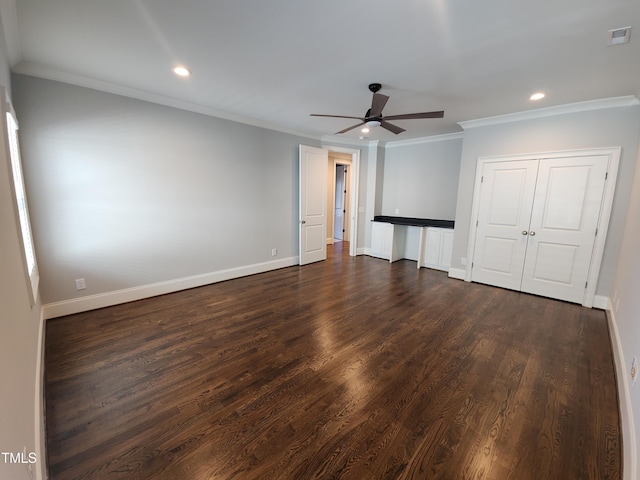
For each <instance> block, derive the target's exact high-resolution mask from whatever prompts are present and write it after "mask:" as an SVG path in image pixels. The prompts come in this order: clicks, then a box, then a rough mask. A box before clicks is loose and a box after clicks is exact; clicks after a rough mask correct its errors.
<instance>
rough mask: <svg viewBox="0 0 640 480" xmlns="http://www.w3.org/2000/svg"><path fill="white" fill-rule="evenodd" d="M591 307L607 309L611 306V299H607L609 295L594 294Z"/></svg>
mask: <svg viewBox="0 0 640 480" xmlns="http://www.w3.org/2000/svg"><path fill="white" fill-rule="evenodd" d="M593 308H597V309H600V310H607V309H609V308H611V301H610V300H609V297H607V296H605V295H596V296H595V297H593Z"/></svg>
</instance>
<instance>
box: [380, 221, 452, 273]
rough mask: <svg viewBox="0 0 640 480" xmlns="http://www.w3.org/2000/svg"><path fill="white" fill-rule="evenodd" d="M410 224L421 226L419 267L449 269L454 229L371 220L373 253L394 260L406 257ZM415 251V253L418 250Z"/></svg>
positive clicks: (411, 226) (409, 237)
mask: <svg viewBox="0 0 640 480" xmlns="http://www.w3.org/2000/svg"><path fill="white" fill-rule="evenodd" d="M408 228H419V229H420V237H419V242H420V244H419V246H418V262H417V268H420V267H428V268H435V269H438V270H443V271H445V272H446V271H449V267H450V266H451V252H452V249H453V230H452V229H450V228H439V227H420V226H413V225H394V224H392V223H384V222H371V250H370V252H369V254H370V255H371V256H372V257H377V258H383V259H385V260H389V261H390V262H395V261H396V260H400V259H402V258H407V257H406V253H405V244H406V242H407V239H411V236H407V229H408ZM413 255H415V250H414V253H413Z"/></svg>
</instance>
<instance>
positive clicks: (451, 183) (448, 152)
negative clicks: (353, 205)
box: [382, 139, 462, 220]
mask: <svg viewBox="0 0 640 480" xmlns="http://www.w3.org/2000/svg"><path fill="white" fill-rule="evenodd" d="M461 151H462V139H454V140H443V141H432V142H428V143H420V144H414V145H407V146H397V147H396V146H393V144H391V145H390V146H388V147H387V149H386V152H385V161H384V180H383V185H382V215H400V216H402V217H418V218H436V219H444V220H453V219H454V218H455V213H456V197H457V192H458V177H459V175H460V154H461ZM396 209H398V210H399V213H397V214H396V213H395V212H396Z"/></svg>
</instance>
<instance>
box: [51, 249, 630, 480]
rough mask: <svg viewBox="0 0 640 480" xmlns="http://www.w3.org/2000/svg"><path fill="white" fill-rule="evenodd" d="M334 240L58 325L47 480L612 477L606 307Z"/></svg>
mask: <svg viewBox="0 0 640 480" xmlns="http://www.w3.org/2000/svg"><path fill="white" fill-rule="evenodd" d="M341 247H342V246H341V245H340V244H338V245H337V246H336V248H335V249H334V251H333V254H332V255H330V258H329V259H328V260H327V261H325V262H320V263H317V264H312V265H308V266H305V267H290V268H286V269H282V270H278V271H274V272H269V273H265V274H261V275H255V276H251V277H247V278H242V279H238V280H232V281H228V282H223V283H218V284H214V285H210V286H206V287H201V288H196V289H192V290H188V291H184V292H179V293H175V294H170V295H165V296H162V297H157V298H153V299H148V300H142V301H138V302H134V303H130V304H126V305H120V306H115V307H110V308H106V309H102V310H97V311H92V312H87V313H83V314H77V315H72V316H68V317H64V318H59V319H55V320H50V321H48V322H47V330H46V381H45V389H46V408H47V411H46V424H47V445H48V460H49V472H50V478H51V479H52V480H66V479H68V480H80V479H137V480H153V479H167V480H169V479H170V480H180V479H188V480H205V479H207V480H209V479H211V480H212V479H296V480H299V479H354V480H363V479H394V480H396V479H447V480H450V479H483V480H498V479H499V480H505V479H513V480H544V479H559V480H571V479H594V480H595V479H598V480H603V479H620V478H621V468H622V467H621V439H620V429H619V413H618V406H617V405H618V404H617V394H616V384H615V377H614V367H613V357H612V352H611V347H610V343H609V336H608V331H607V323H606V319H605V314H604V312H602V311H599V310H590V309H587V308H583V307H580V306H578V305H571V304H568V303H564V302H560V301H555V300H549V299H544V298H539V297H535V296H531V295H527V294H521V293H517V292H512V291H508V290H502V289H498V288H493V287H489V286H484V285H479V284H469V283H465V282H462V281H458V280H452V279H449V278H447V275H446V273H444V272H439V271H435V270H429V269H424V268H423V269H420V270H418V269H416V264H415V262H410V261H406V260H403V261H399V262H396V263H394V264H392V265H389V263H388V262H386V261H383V260H379V259H374V258H370V257H357V258H350V257H348V256H347V252H346V250H347V248H346V245H345V248H344V251H342V249H341Z"/></svg>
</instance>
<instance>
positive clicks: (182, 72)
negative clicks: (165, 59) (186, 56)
mask: <svg viewBox="0 0 640 480" xmlns="http://www.w3.org/2000/svg"><path fill="white" fill-rule="evenodd" d="M172 70H173V73H175V74H176V75H178V76H179V77H188V76H190V75H191V70H189V69H188V68H187V67H183V66H180V65H179V66H177V67H173V69H172Z"/></svg>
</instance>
